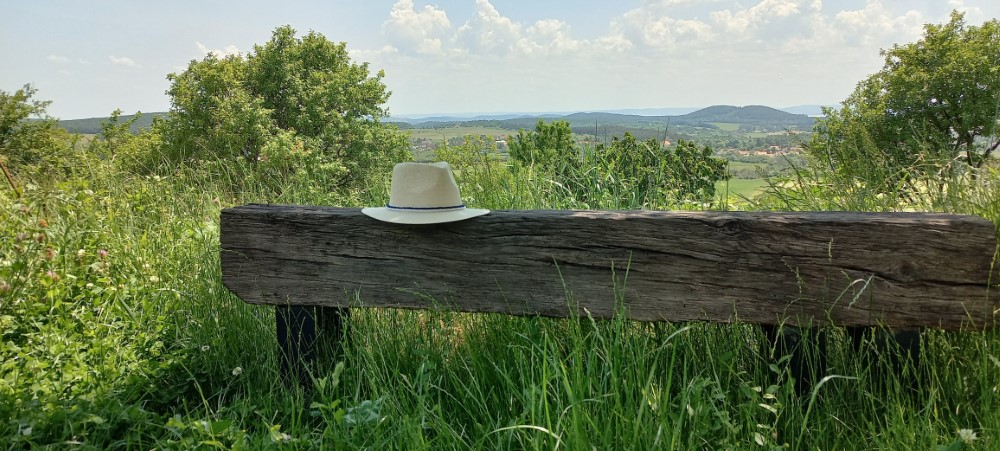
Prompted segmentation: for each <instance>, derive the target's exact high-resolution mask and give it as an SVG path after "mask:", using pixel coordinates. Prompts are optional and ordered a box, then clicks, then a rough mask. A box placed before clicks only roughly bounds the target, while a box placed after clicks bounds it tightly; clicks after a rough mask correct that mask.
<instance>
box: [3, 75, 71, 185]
mask: <svg viewBox="0 0 1000 451" xmlns="http://www.w3.org/2000/svg"><path fill="white" fill-rule="evenodd" d="M36 93H37V89H35V88H34V87H32V86H31V85H24V86H23V87H22V88H21V89H18V90H17V91H14V92H12V93H8V92H6V91H3V90H0V159H3V161H4V163H6V164H7V165H8V166H9V167H10V169H11V170H12V171H13V172H14V173H18V174H20V175H22V176H24V177H27V178H31V179H34V180H35V181H36V182H42V181H46V180H48V179H52V178H53V177H61V176H63V175H66V173H68V172H70V171H72V170H74V169H76V168H77V167H78V166H79V162H78V161H76V160H77V157H78V156H79V155H76V154H75V153H74V152H73V150H74V149H73V147H74V141H73V139H71V138H70V137H69V135H68V133H66V131H65V130H63V129H61V128H59V126H58V124H57V122H56V120H55V119H54V118H52V117H49V115H48V114H47V113H46V112H45V109H46V108H47V107H48V106H49V104H50V103H51V101H44V100H35V99H34V97H35V94H36Z"/></svg>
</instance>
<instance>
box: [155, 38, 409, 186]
mask: <svg viewBox="0 0 1000 451" xmlns="http://www.w3.org/2000/svg"><path fill="white" fill-rule="evenodd" d="M383 76H384V74H383V73H382V72H381V71H380V72H378V73H377V74H376V75H374V76H371V75H370V74H369V71H368V65H367V63H365V64H360V65H359V64H355V63H353V62H351V59H350V57H349V55H348V53H347V50H346V44H344V43H339V44H335V43H332V42H330V41H328V40H327V39H326V38H325V37H323V35H321V34H319V33H315V32H310V33H309V34H307V35H306V36H304V37H302V38H296V37H295V30H293V29H292V28H291V27H288V26H285V27H280V28H277V29H276V30H275V31H274V32H273V34H272V38H271V40H270V41H268V42H267V43H266V44H264V45H258V46H255V47H254V50H253V52H251V53H250V54H249V55H247V56H245V57H244V56H243V55H230V56H227V57H225V58H218V57H217V56H215V55H214V54H210V55H208V56H207V57H205V58H204V59H203V60H201V61H192V62H191V63H190V64H189V65H188V68H187V70H185V71H184V72H182V73H180V74H170V75H169V76H168V79H169V80H170V81H171V87H170V89H169V90H168V91H167V93H168V94H169V95H170V98H171V103H172V106H171V110H170V114H169V117H168V119H167V120H165V121H162V122H160V123H159V124H158V127H159V128H160V129H161V130H162V133H163V138H164V151H165V152H164V154H165V156H167V158H168V160H169V161H173V162H179V161H189V160H191V159H220V160H232V159H237V160H244V161H246V162H249V163H251V164H253V165H257V163H258V162H261V161H270V164H269V165H266V166H268V167H271V168H276V167H278V168H282V170H281V171H280V172H281V174H280V175H282V176H287V175H290V174H294V173H296V172H298V171H299V170H300V169H301V170H304V169H303V166H302V165H304V164H309V165H310V168H309V171H313V172H315V171H321V172H322V174H321V175H322V179H323V180H324V181H325V182H329V183H331V184H332V185H333V186H330V188H337V187H340V188H357V187H359V186H362V185H363V184H364V183H366V182H371V180H366V179H367V178H370V177H379V176H383V175H384V174H388V173H389V168H391V165H392V164H394V163H395V162H397V161H400V160H403V159H406V158H408V157H409V152H408V150H407V146H408V143H407V139H406V137H405V135H403V134H401V133H399V131H398V130H397V129H396V128H395V127H392V126H389V125H386V124H382V123H381V122H380V121H381V119H382V118H383V117H384V116H386V115H387V114H388V112H387V110H386V109H385V107H384V103H385V102H386V101H387V100H388V97H389V91H388V90H387V89H386V87H385V85H384V84H383V83H382V78H383ZM275 160H278V161H275ZM296 161H297V162H298V163H296Z"/></svg>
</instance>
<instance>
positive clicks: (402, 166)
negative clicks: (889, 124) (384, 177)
mask: <svg viewBox="0 0 1000 451" xmlns="http://www.w3.org/2000/svg"><path fill="white" fill-rule="evenodd" d="M361 212H362V213H364V214H366V215H368V216H371V217H373V218H375V219H378V220H379V221H385V222H394V223H397V224H438V223H442V222H454V221H461V220H463V219H469V218H474V217H476V216H482V215H485V214H486V213H489V212H490V211H489V210H483V209H478V208H465V203H464V202H462V196H461V195H460V194H459V192H458V184H457V183H455V177H454V176H453V175H452V174H451V167H450V166H448V163H446V162H443V161H442V162H439V163H399V164H397V165H396V167H394V168H393V169H392V190H391V191H390V192H389V204H388V205H386V206H385V207H369V208H363V209H362V210H361Z"/></svg>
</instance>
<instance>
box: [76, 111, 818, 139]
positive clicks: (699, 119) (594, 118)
mask: <svg viewBox="0 0 1000 451" xmlns="http://www.w3.org/2000/svg"><path fill="white" fill-rule="evenodd" d="M806 107H810V106H803V107H801V108H803V109H805V108H806ZM796 108H800V107H796ZM661 110H669V109H666V108H664V109H661ZM673 110H680V111H683V110H688V109H685V108H677V109H673ZM618 111H629V110H618ZM631 111H653V110H631ZM166 114H167V113H146V114H143V115H142V117H140V118H139V120H138V121H136V122H135V124H132V131H133V132H138V131H140V130H142V129H146V128H149V127H150V126H151V125H152V123H153V117H162V116H166ZM131 118H132V116H131V115H129V116H121V118H120V120H121V121H126V120H129V119H131ZM539 119H543V120H546V121H552V120H564V121H567V122H569V123H570V126H571V127H572V128H573V130H574V132H577V133H587V132H589V133H593V131H594V130H595V128H597V127H598V126H600V128H601V129H602V130H607V131H608V132H609V133H612V132H617V131H623V130H633V133H634V130H637V129H638V130H646V129H648V130H663V128H664V127H665V126H666V125H667V124H668V123H669V124H670V125H687V126H694V127H706V128H715V127H717V124H721V123H726V124H740V125H748V126H761V127H771V128H775V127H777V128H787V129H797V130H809V129H811V128H812V126H813V124H814V123H815V122H816V119H815V118H813V117H809V116H807V115H805V114H792V113H789V112H786V111H782V110H778V109H775V108H771V107H768V106H763V105H748V106H743V107H738V106H732V105H715V106H710V107H707V108H702V109H700V110H697V111H691V112H688V113H686V114H678V115H662V116H648V115H639V114H621V113H615V112H579V113H572V114H551V113H544V114H536V115H531V114H497V115H475V116H466V117H452V116H432V117H406V118H396V117H390V118H389V119H388V122H389V123H392V124H395V125H397V126H398V127H399V128H400V129H414V128H443V127H467V126H469V127H471V126H478V127H495V128H502V129H507V130H513V131H516V130H519V129H522V128H524V129H532V128H534V127H535V123H537V122H538V120H539ZM107 120H108V118H106V117H95V118H88V119H71V120H62V121H59V126H60V127H62V128H65V129H66V130H68V131H70V132H72V133H87V134H98V133H100V132H101V122H104V121H107Z"/></svg>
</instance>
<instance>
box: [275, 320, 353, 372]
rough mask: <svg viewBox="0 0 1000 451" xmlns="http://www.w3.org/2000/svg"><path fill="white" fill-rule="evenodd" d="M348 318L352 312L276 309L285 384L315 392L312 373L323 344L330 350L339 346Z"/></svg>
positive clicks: (276, 324)
mask: <svg viewBox="0 0 1000 451" xmlns="http://www.w3.org/2000/svg"><path fill="white" fill-rule="evenodd" d="M349 317H350V310H348V309H346V308H337V307H313V306H307V305H279V306H275V312H274V319H275V326H276V329H277V335H278V351H279V354H280V359H281V362H280V365H281V377H282V379H283V380H284V381H285V382H286V383H292V382H293V381H294V382H297V383H298V384H299V386H300V387H302V388H304V389H306V390H309V389H310V388H312V376H311V374H310V372H311V371H313V370H314V369H315V368H316V360H317V354H318V351H319V349H318V348H319V343H320V341H321V340H322V342H325V343H327V344H329V345H330V347H331V348H335V347H336V346H337V345H339V343H340V341H341V340H342V338H343V337H344V335H345V329H346V325H347V320H348V318H349Z"/></svg>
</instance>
